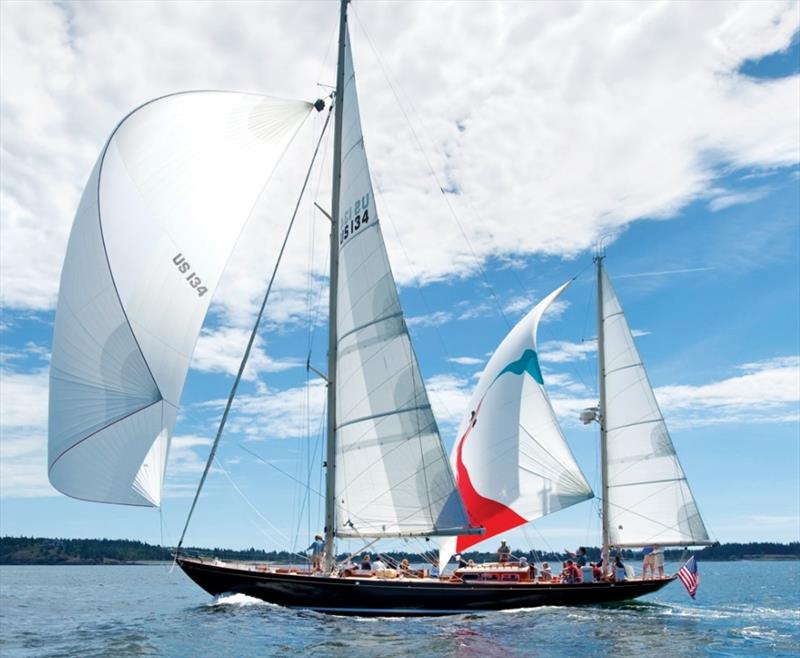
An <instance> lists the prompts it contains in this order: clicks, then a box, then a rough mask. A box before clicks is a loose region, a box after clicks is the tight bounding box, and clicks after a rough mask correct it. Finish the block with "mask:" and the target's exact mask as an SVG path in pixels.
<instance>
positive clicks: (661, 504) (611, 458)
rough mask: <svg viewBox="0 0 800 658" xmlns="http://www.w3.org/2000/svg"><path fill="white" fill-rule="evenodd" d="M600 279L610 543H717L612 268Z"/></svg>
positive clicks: (624, 544)
mask: <svg viewBox="0 0 800 658" xmlns="http://www.w3.org/2000/svg"><path fill="white" fill-rule="evenodd" d="M600 286H601V287H602V290H601V293H602V300H603V308H602V322H603V332H602V334H603V343H604V344H603V352H604V355H605V367H604V371H603V372H602V373H601V376H604V377H605V386H606V402H605V409H604V410H603V413H604V416H605V418H604V422H605V429H606V437H607V438H606V450H607V453H606V454H607V463H608V476H607V477H608V493H607V497H608V501H607V502H608V504H607V506H606V509H607V516H608V518H607V519H606V523H607V524H608V533H609V534H608V540H609V543H610V544H611V545H614V546H643V545H649V544H661V545H667V546H669V545H673V546H675V545H678V546H680V545H691V544H704V543H710V541H709V537H708V532H707V530H706V527H705V524H704V523H703V519H702V518H701V517H700V513H699V512H698V510H697V505H696V504H695V500H694V497H693V496H692V492H691V490H690V489H689V484H688V482H687V481H686V476H685V475H684V473H683V469H682V468H681V465H680V462H679V461H678V457H677V455H676V454H675V448H674V447H673V445H672V439H671V438H670V436H669V432H668V431H667V426H666V424H665V423H664V417H663V416H662V415H661V410H660V409H659V407H658V402H656V397H655V395H654V393H653V389H652V387H651V386H650V381H649V380H648V378H647V373H646V372H645V369H644V365H642V360H641V358H640V357H639V352H638V350H637V349H636V345H635V344H634V342H633V334H632V333H631V329H630V327H629V326H628V322H627V320H626V319H625V315H624V313H623V311H622V306H621V305H620V303H619V300H618V299H617V295H616V293H615V292H614V288H613V287H612V286H611V281H610V280H609V278H608V275H607V274H606V271H605V269H601V275H600Z"/></svg>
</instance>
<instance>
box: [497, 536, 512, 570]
mask: <svg viewBox="0 0 800 658" xmlns="http://www.w3.org/2000/svg"><path fill="white" fill-rule="evenodd" d="M510 555H511V548H510V547H509V545H508V544H506V540H505V539H501V540H500V546H499V547H498V549H497V558H498V560H499V561H500V564H505V563H506V562H508V558H509V556H510Z"/></svg>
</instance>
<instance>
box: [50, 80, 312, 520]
mask: <svg viewBox="0 0 800 658" xmlns="http://www.w3.org/2000/svg"><path fill="white" fill-rule="evenodd" d="M311 108H312V105H310V104H309V103H305V102H301V101H286V100H278V99H274V98H269V97H265V96H260V95H255V94H240V93H228V92H190V93H182V94H175V95H171V96H166V97H164V98H160V99H158V100H155V101H152V102H150V103H147V104H145V105H143V106H142V107H140V108H139V109H137V110H135V111H134V112H132V113H131V114H130V115H128V116H127V117H126V118H125V119H124V120H123V121H122V122H121V123H120V124H119V125H118V126H117V128H116V130H115V131H114V133H113V134H112V136H111V138H110V139H109V141H108V143H107V144H106V146H105V148H104V149H103V152H102V153H101V154H100V157H99V159H98V161H97V164H96V165H95V167H94V170H93V172H92V174H91V176H90V178H89V182H88V183H87V186H86V188H85V190H84V193H83V197H82V199H81V203H80V206H79V208H78V211H77V214H76V217H75V221H74V224H73V227H72V233H71V235H70V239H69V245H68V248H67V255H66V258H65V261H64V267H63V271H62V274H61V287H60V291H59V298H58V307H57V311H56V322H55V329H54V338H53V353H52V360H51V367H50V413H49V440H48V467H49V468H48V473H49V477H50V482H51V483H52V484H53V486H54V487H56V489H58V490H59V491H61V492H62V493H65V494H67V495H69V496H73V497H75V498H81V499H85V500H92V501H98V502H106V503H119V504H128V505H142V506H157V505H159V503H160V500H161V489H162V484H163V478H164V469H165V467H166V463H167V455H168V451H169V443H170V438H171V435H172V429H173V426H174V424H175V418H176V412H177V408H178V403H179V400H180V396H181V391H182V389H183V384H184V380H185V378H186V373H187V370H188V367H189V362H190V359H191V356H192V352H193V350H194V345H195V342H196V340H197V336H198V333H199V331H200V327H201V325H202V323H203V319H204V318H205V315H206V311H207V310H208V305H209V302H210V300H211V297H212V295H213V292H214V289H215V287H216V285H217V283H218V281H219V278H220V276H221V275H222V271H223V268H224V266H225V263H226V261H227V259H228V257H229V255H230V253H231V251H232V250H233V248H234V245H235V243H236V240H237V238H238V236H239V233H240V231H241V229H242V227H243V225H244V223H245V221H246V220H247V217H248V215H249V214H250V211H251V209H252V207H253V205H254V204H255V202H256V200H257V198H258V196H259V194H260V192H261V189H262V188H263V186H264V184H265V181H266V180H267V179H268V178H269V177H270V175H271V173H272V171H273V169H274V168H275V166H276V165H277V163H278V161H279V159H280V157H281V155H282V154H283V152H284V151H285V149H286V147H287V146H288V144H289V142H290V141H291V139H292V138H293V136H294V135H295V133H296V132H297V130H298V129H299V127H300V125H301V124H302V122H303V120H304V119H305V118H306V116H307V115H308V113H309V112H310V110H311Z"/></svg>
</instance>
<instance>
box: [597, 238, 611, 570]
mask: <svg viewBox="0 0 800 658" xmlns="http://www.w3.org/2000/svg"><path fill="white" fill-rule="evenodd" d="M603 258H604V256H603V255H602V254H601V253H598V254H597V256H595V258H594V262H595V264H596V265H597V374H598V376H599V379H600V410H599V413H598V416H599V422H600V476H601V485H600V501H601V504H602V514H601V517H602V523H603V546H602V549H601V551H602V553H601V554H602V558H603V571H608V570H609V564H608V552H609V551H608V548H609V547H608V519H609V516H608V450H607V445H606V444H607V433H606V355H605V337H604V328H603Z"/></svg>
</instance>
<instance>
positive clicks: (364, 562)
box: [361, 553, 372, 571]
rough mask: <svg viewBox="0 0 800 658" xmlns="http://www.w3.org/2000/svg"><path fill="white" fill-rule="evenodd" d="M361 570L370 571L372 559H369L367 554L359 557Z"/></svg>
mask: <svg viewBox="0 0 800 658" xmlns="http://www.w3.org/2000/svg"><path fill="white" fill-rule="evenodd" d="M361 570H362V571H372V559H371V558H370V557H369V553H364V555H362V556H361Z"/></svg>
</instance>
